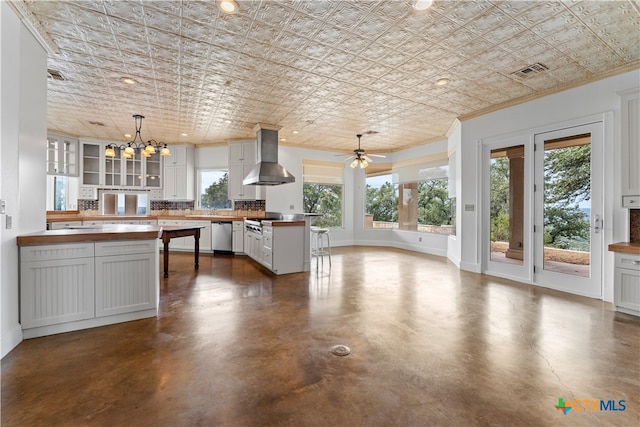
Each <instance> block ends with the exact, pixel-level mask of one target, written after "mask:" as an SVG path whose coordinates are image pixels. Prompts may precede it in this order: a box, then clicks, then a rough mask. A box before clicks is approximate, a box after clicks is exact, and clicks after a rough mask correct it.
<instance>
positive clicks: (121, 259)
mask: <svg viewBox="0 0 640 427" xmlns="http://www.w3.org/2000/svg"><path fill="white" fill-rule="evenodd" d="M157 259H158V257H157V255H156V254H155V253H141V254H128V255H116V256H103V257H96V261H95V262H96V283H95V286H96V291H95V292H96V295H95V301H96V317H102V316H111V315H114V314H121V313H130V312H132V311H140V310H147V309H153V308H155V307H156V295H155V277H156V274H157V270H158V268H157V263H158V260H157Z"/></svg>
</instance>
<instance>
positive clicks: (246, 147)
mask: <svg viewBox="0 0 640 427" xmlns="http://www.w3.org/2000/svg"><path fill="white" fill-rule="evenodd" d="M256 144H257V143H256V141H255V140H249V141H230V142H229V163H254V164H255V163H256V147H257V146H256Z"/></svg>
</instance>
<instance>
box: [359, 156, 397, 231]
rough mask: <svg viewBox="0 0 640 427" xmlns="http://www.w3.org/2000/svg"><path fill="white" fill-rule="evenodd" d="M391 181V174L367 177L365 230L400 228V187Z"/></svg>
mask: <svg viewBox="0 0 640 427" xmlns="http://www.w3.org/2000/svg"><path fill="white" fill-rule="evenodd" d="M367 169H368V168H367ZM367 172H368V171H367ZM391 181H392V179H391V174H390V173H386V174H382V175H373V176H367V180H366V183H367V185H366V192H367V193H366V196H365V198H366V211H365V221H364V224H365V228H398V186H397V185H394V184H392V183H391Z"/></svg>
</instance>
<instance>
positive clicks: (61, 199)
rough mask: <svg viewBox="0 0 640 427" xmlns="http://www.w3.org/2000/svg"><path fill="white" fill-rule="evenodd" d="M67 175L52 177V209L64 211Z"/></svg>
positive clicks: (66, 195)
mask: <svg viewBox="0 0 640 427" xmlns="http://www.w3.org/2000/svg"><path fill="white" fill-rule="evenodd" d="M67 188H68V187H67V177H66V176H54V177H53V210H54V211H65V210H67V199H68V191H67Z"/></svg>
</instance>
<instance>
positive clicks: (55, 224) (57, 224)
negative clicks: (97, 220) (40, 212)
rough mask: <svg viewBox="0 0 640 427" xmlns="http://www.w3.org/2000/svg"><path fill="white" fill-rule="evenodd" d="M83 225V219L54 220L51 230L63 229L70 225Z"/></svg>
mask: <svg viewBox="0 0 640 427" xmlns="http://www.w3.org/2000/svg"><path fill="white" fill-rule="evenodd" d="M79 225H82V221H67V222H52V223H51V227H50V228H49V229H50V230H63V229H65V228H69V227H77V226H79Z"/></svg>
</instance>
